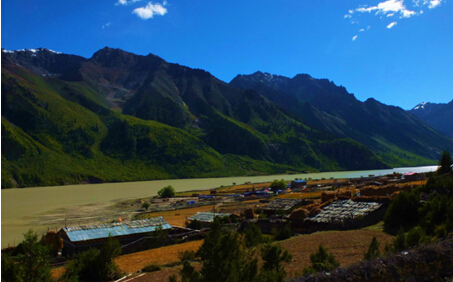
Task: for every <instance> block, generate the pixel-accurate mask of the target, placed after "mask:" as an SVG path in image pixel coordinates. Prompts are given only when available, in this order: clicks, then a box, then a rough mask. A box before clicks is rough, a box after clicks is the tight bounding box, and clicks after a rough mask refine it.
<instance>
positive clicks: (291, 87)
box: [230, 72, 453, 166]
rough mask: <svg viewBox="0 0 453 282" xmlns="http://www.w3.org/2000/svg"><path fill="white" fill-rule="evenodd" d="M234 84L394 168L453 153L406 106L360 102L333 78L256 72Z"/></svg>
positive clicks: (444, 138)
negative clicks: (352, 142) (366, 150)
mask: <svg viewBox="0 0 453 282" xmlns="http://www.w3.org/2000/svg"><path fill="white" fill-rule="evenodd" d="M230 85H232V86H236V87H238V88H241V89H254V90H255V91H257V92H258V93H259V94H261V95H263V96H264V97H266V98H268V99H269V100H271V101H273V102H274V103H276V104H277V105H278V106H280V107H282V108H285V109H287V110H288V111H290V112H291V113H292V114H294V115H296V116H298V117H300V118H301V119H302V120H303V121H304V122H305V123H306V124H307V125H308V126H311V127H313V128H316V129H319V130H324V131H328V132H331V133H333V134H336V135H339V136H344V137H347V138H351V139H353V140H355V141H357V142H359V143H361V144H363V145H365V146H366V147H368V148H370V149H371V150H372V151H373V152H375V153H376V154H377V155H379V156H380V157H381V159H382V160H383V161H384V162H386V163H388V164H390V165H392V166H401V165H410V163H412V164H414V163H418V164H421V163H423V159H425V161H426V159H431V160H435V159H436V158H439V156H440V154H441V153H442V151H443V150H452V149H453V140H452V139H451V138H448V137H447V136H444V135H443V134H441V133H440V132H438V131H436V130H434V129H433V128H431V127H430V126H428V125H427V124H425V123H424V122H422V121H420V120H419V119H417V118H415V117H414V116H413V115H411V114H409V113H407V112H405V111H404V110H402V109H401V108H399V107H394V106H388V105H384V104H382V103H380V102H378V101H376V100H375V99H368V100H367V101H365V102H360V101H358V100H357V99H356V98H355V97H354V95H352V94H350V93H348V92H347V91H346V88H344V87H343V86H337V85H335V84H334V83H333V82H331V81H329V80H327V79H315V78H312V77H311V76H309V75H307V74H299V75H296V76H295V77H293V78H288V77H283V76H277V75H271V74H268V73H262V72H256V73H254V74H251V75H238V76H237V77H235V78H234V79H233V80H232V81H231V82H230ZM420 157H421V158H420Z"/></svg>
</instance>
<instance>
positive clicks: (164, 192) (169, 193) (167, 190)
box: [157, 185, 176, 198]
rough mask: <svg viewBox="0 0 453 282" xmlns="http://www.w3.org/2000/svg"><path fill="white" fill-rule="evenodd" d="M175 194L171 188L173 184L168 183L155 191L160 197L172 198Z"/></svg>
mask: <svg viewBox="0 0 453 282" xmlns="http://www.w3.org/2000/svg"><path fill="white" fill-rule="evenodd" d="M175 194H176V193H175V188H173V186H171V185H168V186H166V187H164V188H162V189H160V190H159V191H158V192H157V195H159V196H160V197H162V198H172V197H174V196H175Z"/></svg>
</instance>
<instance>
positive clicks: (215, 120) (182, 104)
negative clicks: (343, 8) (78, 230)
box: [2, 47, 444, 187]
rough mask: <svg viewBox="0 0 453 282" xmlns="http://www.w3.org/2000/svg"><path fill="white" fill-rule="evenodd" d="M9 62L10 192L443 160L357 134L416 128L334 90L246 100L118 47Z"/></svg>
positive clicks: (208, 78)
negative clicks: (364, 119) (365, 119)
mask: <svg viewBox="0 0 453 282" xmlns="http://www.w3.org/2000/svg"><path fill="white" fill-rule="evenodd" d="M2 51H3V56H2V145H3V146H2V187H15V186H16V187H17V186H18V187H24V186H39V185H58V184H64V183H80V182H104V181H132V180H149V179H161V178H175V177H177V178H181V177H212V176H228V175H245V174H249V175H250V174H263V173H266V174H269V173H282V172H296V171H299V172H300V171H307V170H310V171H313V170H359V169H377V168H387V167H389V165H394V164H397V165H417V164H429V163H430V162H431V160H432V159H433V158H430V157H429V156H428V157H426V156H425V157H420V155H421V154H417V153H414V152H413V151H410V150H405V149H401V147H399V146H401V144H400V143H397V142H396V141H392V140H391V142H389V141H388V140H386V139H385V138H384V137H388V136H384V135H383V133H381V132H380V131H376V130H374V131H369V128H368V127H369V125H370V123H364V124H363V125H361V124H358V125H357V124H354V126H355V127H354V128H353V129H352V130H351V124H348V123H350V121H349V119H350V117H349V116H348V115H345V111H346V112H348V113H349V111H352V112H354V111H358V113H355V114H357V115H363V114H365V113H367V114H369V115H371V116H378V117H379V118H376V119H374V120H373V122H375V124H373V126H374V127H376V128H380V127H381V126H382V123H380V120H383V121H385V122H386V123H384V125H386V124H392V123H395V119H397V118H398V119H400V121H398V122H397V123H401V124H404V123H407V120H406V119H407V117H406V116H404V115H402V116H398V115H397V114H395V113H394V109H393V108H387V106H385V105H382V104H380V103H379V102H377V101H373V100H370V101H367V102H366V103H360V102H358V101H357V100H355V98H354V97H353V96H352V95H350V94H348V93H347V92H346V90H345V89H344V88H338V87H336V86H335V85H334V84H333V83H330V82H329V81H327V80H325V81H318V80H314V79H312V78H311V77H309V76H307V75H301V76H298V77H297V78H296V79H289V78H285V77H274V78H270V79H269V78H268V79H267V81H268V82H272V83H273V84H266V83H258V84H256V85H257V87H254V89H247V88H252V87H243V86H240V87H237V86H234V85H233V83H232V84H228V83H225V82H223V81H220V80H218V79H217V78H215V77H214V76H212V75H211V74H210V73H209V72H206V71H204V70H198V69H191V68H188V67H184V66H180V65H177V64H171V63H168V62H166V61H164V60H163V59H161V58H159V57H157V56H155V55H152V54H149V55H147V56H141V55H135V54H132V53H129V52H125V51H123V50H119V49H111V48H108V47H106V48H104V49H101V50H99V51H98V52H96V53H95V54H94V55H93V56H92V57H91V58H89V59H85V58H81V57H77V56H73V55H65V57H61V56H63V55H64V54H60V53H57V52H52V51H49V50H46V49H39V50H38V51H36V50H34V51H30V50H23V51H16V52H12V51H6V50H2ZM30 54H31V55H30ZM60 58H65V59H64V60H63V61H64V62H66V64H63V65H64V67H63V66H62V64H61V62H62V60H61V59H60ZM263 75H264V74H263ZM303 83H306V84H303ZM241 88H243V89H241ZM338 96H340V97H338ZM310 97H311V98H310ZM323 104H325V105H324V106H323ZM339 105H340V106H341V107H339ZM344 105H349V108H347V107H346V108H345V106H344ZM353 120H354V119H353ZM409 121H410V120H409ZM367 130H368V131H367ZM381 131H383V130H381ZM394 134H396V133H394ZM436 134H437V133H436V132H433V135H434V136H437V135H436ZM369 136H371V137H369ZM383 136H384V137H383ZM411 137H412V135H408V138H407V140H406V141H404V140H403V141H402V142H403V143H406V142H409V143H410V142H413V141H411V139H410V138H411ZM430 138H431V139H428V140H427V141H426V142H431V141H432V140H435V137H430ZM433 138H434V139H433ZM439 138H440V137H439ZM369 140H372V141H373V142H374V143H373V142H368V143H366V142H363V141H369ZM438 141H439V142H443V141H444V140H443V139H442V138H440V139H439V140H438ZM417 142H418V141H416V142H415V144H418V143H417ZM370 144H371V145H370ZM433 150H434V151H436V150H438V149H437V148H436V147H435V146H433ZM376 152H377V153H378V154H379V155H377V154H376ZM398 154H399V155H398ZM435 159H436V160H437V158H435Z"/></svg>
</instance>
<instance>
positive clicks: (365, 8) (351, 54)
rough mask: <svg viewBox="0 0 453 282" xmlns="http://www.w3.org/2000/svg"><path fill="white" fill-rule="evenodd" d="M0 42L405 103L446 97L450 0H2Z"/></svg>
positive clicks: (450, 70)
mask: <svg viewBox="0 0 453 282" xmlns="http://www.w3.org/2000/svg"><path fill="white" fill-rule="evenodd" d="M1 8H2V9H1V10H2V12H1V16H2V19H1V47H2V48H5V49H7V50H17V49H24V48H38V47H45V48H49V49H52V50H55V51H59V52H63V53H68V54H76V55H80V56H83V57H86V58H90V57H91V56H92V55H93V53H94V52H96V51H98V50H99V49H101V48H103V47H105V46H109V47H112V48H121V49H123V50H125V51H129V52H132V53H135V54H140V55H147V54H149V53H153V54H155V55H157V56H160V57H162V58H163V59H165V60H166V61H168V62H171V63H178V64H181V65H185V66H189V67H192V68H201V69H205V70H207V71H209V72H210V73H211V74H213V75H214V76H216V77H217V78H219V79H221V80H223V81H225V82H229V81H230V80H231V79H233V78H234V77H235V76H236V75H237V74H251V73H253V72H255V71H258V70H260V71H263V72H269V73H271V74H279V75H284V76H288V77H293V76H294V75H296V74H298V73H307V74H309V75H311V76H313V77H315V78H328V79H330V80H332V81H333V82H335V84H337V85H343V86H344V87H346V89H347V90H348V91H349V92H350V93H354V95H355V96H356V97H357V99H359V100H361V101H365V100H366V99H368V98H370V97H372V98H375V99H376V100H378V101H380V102H382V103H385V104H388V105H394V106H399V107H402V108H403V109H410V108H412V107H414V106H415V105H416V104H418V103H419V102H423V101H428V102H434V103H447V102H449V101H451V100H452V99H453V16H452V15H453V1H452V0H376V1H375V0H344V1H339V0H317V1H306V0H281V1H268V0H261V1H254V0H246V1H222V0H221V1H212V0H211V1H207V0H193V1H183V0H166V1H163V0H159V1H152V2H150V1H147V0H96V1H88V0H78V1H48V0H8V1H5V0H4V1H3V2H2V4H1Z"/></svg>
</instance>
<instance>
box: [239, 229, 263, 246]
mask: <svg viewBox="0 0 453 282" xmlns="http://www.w3.org/2000/svg"><path fill="white" fill-rule="evenodd" d="M243 233H244V239H245V246H246V247H247V248H250V247H253V246H257V245H259V244H261V243H263V242H264V241H265V239H264V237H263V233H262V232H261V229H260V228H259V227H258V226H257V225H256V224H251V225H250V227H249V228H247V229H246V230H244V231H243Z"/></svg>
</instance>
